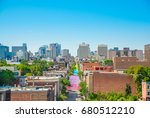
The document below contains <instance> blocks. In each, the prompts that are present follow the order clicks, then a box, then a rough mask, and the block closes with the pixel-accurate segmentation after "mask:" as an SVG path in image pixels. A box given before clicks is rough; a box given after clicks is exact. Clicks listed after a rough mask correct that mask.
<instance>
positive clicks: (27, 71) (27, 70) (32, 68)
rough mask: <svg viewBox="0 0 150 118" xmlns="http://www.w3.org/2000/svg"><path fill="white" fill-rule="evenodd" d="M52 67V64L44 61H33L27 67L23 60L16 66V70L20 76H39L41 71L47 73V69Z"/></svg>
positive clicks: (26, 62)
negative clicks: (19, 72)
mask: <svg viewBox="0 0 150 118" xmlns="http://www.w3.org/2000/svg"><path fill="white" fill-rule="evenodd" d="M53 65H54V63H53V62H47V61H45V60H34V61H33V63H32V65H29V64H28V61H26V60H23V61H21V63H20V64H19V65H17V68H18V70H20V71H21V75H23V76H24V75H25V76H31V75H37V76H40V75H42V73H43V71H47V70H48V68H49V67H50V66H53Z"/></svg>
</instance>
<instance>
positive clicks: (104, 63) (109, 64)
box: [101, 59, 113, 66]
mask: <svg viewBox="0 0 150 118" xmlns="http://www.w3.org/2000/svg"><path fill="white" fill-rule="evenodd" d="M101 63H102V65H103V66H112V65H113V61H112V60H111V59H104V60H102V62H101Z"/></svg>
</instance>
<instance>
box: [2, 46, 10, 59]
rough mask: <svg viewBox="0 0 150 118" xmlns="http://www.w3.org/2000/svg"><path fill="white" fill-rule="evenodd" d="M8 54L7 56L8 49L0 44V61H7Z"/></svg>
mask: <svg viewBox="0 0 150 118" xmlns="http://www.w3.org/2000/svg"><path fill="white" fill-rule="evenodd" d="M8 54H9V47H8V46H3V45H2V44H1V43H0V59H7V56H8Z"/></svg>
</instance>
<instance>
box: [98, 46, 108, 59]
mask: <svg viewBox="0 0 150 118" xmlns="http://www.w3.org/2000/svg"><path fill="white" fill-rule="evenodd" d="M107 51H108V49H107V45H105V44H101V45H98V47H97V53H98V55H99V56H103V57H105V58H107Z"/></svg>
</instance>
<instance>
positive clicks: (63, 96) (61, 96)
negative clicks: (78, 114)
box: [58, 94, 67, 101]
mask: <svg viewBox="0 0 150 118" xmlns="http://www.w3.org/2000/svg"><path fill="white" fill-rule="evenodd" d="M66 99H67V96H66V95H65V94H60V95H59V97H58V100H60V101H64V100H66Z"/></svg>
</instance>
